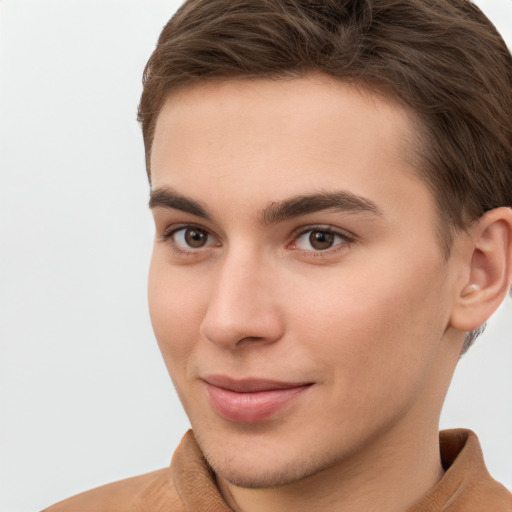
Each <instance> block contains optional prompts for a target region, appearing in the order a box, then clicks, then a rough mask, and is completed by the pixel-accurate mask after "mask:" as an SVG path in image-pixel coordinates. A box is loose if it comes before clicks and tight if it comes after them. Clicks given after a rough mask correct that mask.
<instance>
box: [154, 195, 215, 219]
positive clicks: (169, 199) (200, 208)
mask: <svg viewBox="0 0 512 512" xmlns="http://www.w3.org/2000/svg"><path fill="white" fill-rule="evenodd" d="M149 207H150V208H151V209H153V208H170V209H172V210H180V211H182V212H185V213H190V214H191V215H196V216H197V217H202V218H203V219H209V218H210V217H211V216H210V214H209V213H208V209H207V208H206V206H204V205H203V204H201V203H199V202H198V201H195V200H194V199H190V198H188V197H185V196H183V195H181V194H179V193H178V192H176V191H175V190H173V189H171V188H157V189H156V190H152V191H151V194H150V197H149Z"/></svg>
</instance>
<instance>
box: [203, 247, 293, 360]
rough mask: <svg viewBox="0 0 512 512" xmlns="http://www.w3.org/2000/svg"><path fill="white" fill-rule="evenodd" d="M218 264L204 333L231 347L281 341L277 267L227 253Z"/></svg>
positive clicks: (229, 348) (259, 260)
mask: <svg viewBox="0 0 512 512" xmlns="http://www.w3.org/2000/svg"><path fill="white" fill-rule="evenodd" d="M217 264H218V265H219V268H217V272H218V273H217V276H216V279H215V283H214V285H213V286H212V289H211V295H210V297H209V303H208V306H207V309H206V313H205V316H204V318H203V321H202V323H201V326H200V333H201V334H202V336H204V337H205V338H206V339H208V340H209V341H210V342H212V343H214V344H215V345H217V346H219V347H222V348H225V349H228V350H233V349H235V348H237V347H241V346H247V345H253V344H257V345H261V344H265V343H273V342H276V341H277V340H279V339H280V338H281V337H282V335H283V331H284V323H283V318H282V315H281V311H280V308H279V307H278V293H277V290H276V285H277V276H276V270H277V269H273V268H272V265H270V264H268V263H265V262H264V261H263V260H262V258H257V257H255V256H254V255H248V254H243V253H239V254H231V255H228V256H226V258H225V259H224V260H223V261H222V262H218V263H217Z"/></svg>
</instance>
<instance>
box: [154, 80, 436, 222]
mask: <svg viewBox="0 0 512 512" xmlns="http://www.w3.org/2000/svg"><path fill="white" fill-rule="evenodd" d="M415 127H416V122H415V119H414V116H413V115H412V114H411V112H410V111H409V110H408V109H407V108H405V107H404V106H402V105H400V104H398V102H395V101H393V100H391V99H389V98H387V97H384V96H382V95H378V94H376V93H372V92H369V91H368V89H366V88H358V87H356V86H354V85H350V84H347V83H343V82H340V81H337V80H334V79H332V78H330V77H326V76H323V75H312V76H307V77H304V78H296V79H290V80H263V79H258V80H238V81H235V80H233V81H225V82H210V83H198V84H195V85H193V86H191V87H188V88H185V89H183V90H181V91H180V92H178V93H177V94H175V95H173V96H171V97H170V98H169V99H168V100H167V102H166V103H165V104H164V106H163V108H162V110H161V112H160V114H159V116H158V119H157V123H156V129H155V138H154V142H153V148H152V154H151V174H152V187H153V189H155V188H161V187H172V188H173V189H175V190H178V191H179V192H181V193H184V194H186V195H188V196H190V195H192V196H194V197H196V198H197V199H199V200H202V201H205V202H209V203H210V202H213V203H215V197H214V196H217V195H221V196H222V200H223V201H224V202H225V201H226V200H227V199H228V198H229V200H230V201H232V202H233V203H239V206H240V207H244V208H249V207H254V208H255V209H258V208H261V207H262V205H263V204H264V203H268V202H269V201H274V200H275V201H278V200H282V199H283V198H285V197H288V196H292V195H301V194H304V193H308V192H311V191H315V190H317V191H318V190H322V191H323V190H331V189H337V190H339V189H342V190H346V191H349V192H351V193H353V194H357V195H359V196H366V197H369V198H371V200H372V201H374V202H377V203H378V202H379V201H380V200H384V201H387V202H388V203H389V206H391V207H394V208H395V209H396V210H400V203H401V194H404V193H408V194H410V193H411V189H410V187H411V186H413V187H414V188H415V193H418V194H420V195H422V196H423V197H424V198H425V199H426V201H425V206H426V207H429V208H430V207H431V204H430V198H429V197H428V198H427V196H428V190H427V187H426V186H425V185H424V184H423V183H422V182H420V181H419V179H418V178H417V177H416V173H415V172H414V168H413V165H412V163H411V161H412V157H411V155H412V154H413V151H412V148H413V145H414V143H413V140H415V137H416V128H415ZM384 185H386V187H383V186H384ZM408 187H409V189H408ZM406 189H407V192H406ZM386 194H387V196H388V197H382V196H383V195H384V196H385V195H386ZM393 203H395V205H394V206H393ZM219 206H220V207H224V206H225V205H223V204H222V202H219ZM403 206H405V205H403ZM397 213H398V212H397Z"/></svg>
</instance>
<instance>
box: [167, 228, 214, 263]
mask: <svg viewBox="0 0 512 512" xmlns="http://www.w3.org/2000/svg"><path fill="white" fill-rule="evenodd" d="M186 229H197V230H200V231H204V232H205V233H206V234H207V236H208V237H210V238H212V239H213V240H214V241H215V243H208V244H207V245H205V246H203V247H197V248H194V247H184V246H181V245H180V244H178V243H176V240H175V239H174V236H175V235H176V233H178V232H179V231H182V230H186ZM158 238H159V239H160V241H161V242H164V243H167V244H169V245H171V247H172V248H173V249H174V250H175V251H177V252H179V253H182V254H185V255H186V254H193V253H199V252H201V251H205V250H209V249H211V248H212V247H214V246H217V247H218V246H220V245H221V244H220V242H219V241H218V237H217V236H216V235H215V234H213V233H212V232H211V231H210V230H209V229H208V228H206V227H204V226H201V225H200V224H196V223H193V222H192V223H191V222H187V223H179V224H172V225H170V226H167V227H166V228H165V229H164V230H163V232H162V233H161V234H160V235H159V237H158Z"/></svg>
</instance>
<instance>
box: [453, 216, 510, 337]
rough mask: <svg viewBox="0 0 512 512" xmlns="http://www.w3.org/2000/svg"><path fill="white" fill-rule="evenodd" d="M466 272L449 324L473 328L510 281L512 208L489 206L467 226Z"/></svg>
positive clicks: (490, 310)
mask: <svg viewBox="0 0 512 512" xmlns="http://www.w3.org/2000/svg"><path fill="white" fill-rule="evenodd" d="M464 252H465V259H466V261H467V264H468V265H469V272H466V273H465V278H464V281H463V282H462V283H461V285H460V286H459V288H458V289H457V294H458V295H457V297H456V303H455V306H454V308H453V310H452V315H451V318H450V324H451V325H452V326H453V327H455V328H457V329H460V330H461V331H472V330H473V329H476V328H477V327H479V326H480V325H482V324H483V323H484V322H486V321H487V320H488V319H489V317H490V316H491V315H492V314H493V313H494V311H496V309H497V308H498V306H499V305H500V304H501V302H502V301H503V299H504V298H505V296H506V295H507V293H508V291H509V289H510V286H511V283H512V209H511V208H505V207H502V208H496V209H494V210H490V211H488V212H487V213H485V215H483V216H482V217H481V218H480V219H479V220H478V221H477V222H475V223H474V224H473V225H472V226H471V227H470V229H469V243H468V245H467V246H466V250H465V251H464Z"/></svg>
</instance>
